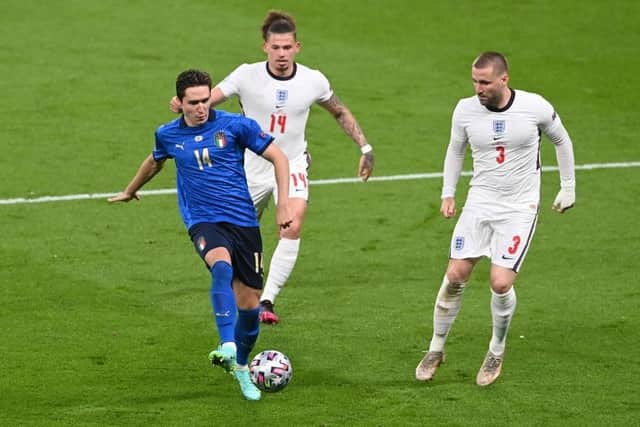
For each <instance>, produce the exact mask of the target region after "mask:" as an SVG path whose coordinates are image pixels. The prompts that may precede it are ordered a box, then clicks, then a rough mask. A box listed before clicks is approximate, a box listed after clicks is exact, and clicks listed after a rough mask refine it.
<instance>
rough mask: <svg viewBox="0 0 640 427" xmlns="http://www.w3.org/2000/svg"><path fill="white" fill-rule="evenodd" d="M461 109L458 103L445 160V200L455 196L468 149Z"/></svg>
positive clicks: (452, 120)
mask: <svg viewBox="0 0 640 427" xmlns="http://www.w3.org/2000/svg"><path fill="white" fill-rule="evenodd" d="M461 109H462V108H461V103H460V102H458V105H456V108H455V110H454V111H453V116H452V118H451V136H450V138H449V146H448V147H447V154H446V155H445V158H444V171H443V174H442V195H441V197H442V198H443V199H444V198H446V197H454V196H455V194H456V187H457V185H458V180H459V179H460V174H461V173H462V167H463V165H464V153H465V150H466V148H467V142H468V139H467V134H466V131H465V130H464V127H463V125H462V120H461V117H460V116H461Z"/></svg>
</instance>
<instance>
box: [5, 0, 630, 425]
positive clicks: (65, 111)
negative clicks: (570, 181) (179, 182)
mask: <svg viewBox="0 0 640 427" xmlns="http://www.w3.org/2000/svg"><path fill="white" fill-rule="evenodd" d="M270 6H272V5H271V3H267V2H262V1H257V2H249V1H244V2H232V3H230V4H228V5H221V4H216V5H213V4H212V3H210V2H204V1H200V2H198V1H196V2H190V3H188V4H185V5H181V4H179V3H175V2H151V1H136V2H121V1H106V2H97V1H96V2H83V1H64V2H63V1H52V2H37V1H20V2H18V1H14V0H9V1H5V2H4V3H3V14H2V15H1V16H0V24H1V25H0V32H1V34H2V40H3V44H2V46H1V49H0V59H1V60H0V74H1V75H2V76H3V79H2V80H1V81H0V90H2V93H3V94H5V97H4V100H5V102H3V103H2V106H0V112H1V113H2V117H4V118H5V119H4V120H3V126H2V127H0V141H2V148H3V153H4V156H3V157H4V161H3V163H2V168H0V197H1V198H13V197H37V196H43V195H63V194H75V193H83V192H108V191H118V190H120V189H121V188H123V187H124V185H125V184H126V182H127V181H128V180H129V178H130V177H131V176H132V174H133V173H134V172H135V170H136V168H137V166H138V165H139V163H140V161H141V160H142V159H143V158H144V156H145V155H146V154H148V152H149V151H150V149H151V147H152V143H153V130H154V129H155V127H156V126H157V125H158V124H159V123H161V122H164V121H167V120H169V119H170V118H171V117H172V115H171V114H170V113H169V112H168V109H167V103H168V100H169V98H170V97H171V96H172V94H173V91H174V87H173V81H174V78H175V75H176V74H177V73H178V72H180V71H181V70H183V69H185V68H188V67H200V68H204V69H207V70H209V71H211V72H212V74H213V75H214V77H215V78H220V77H222V76H224V75H225V74H226V73H227V72H229V71H231V70H232V69H233V67H235V66H236V65H237V64H239V63H241V62H251V61H257V60H261V59H262V58H263V54H262V52H261V50H260V42H261V40H260V36H259V33H258V31H259V25H260V22H261V19H262V17H263V16H264V14H265V13H266V11H267V9H268V8H269V7H270ZM278 7H282V8H283V9H285V10H290V11H291V12H292V13H293V14H294V15H295V16H296V18H297V20H298V24H299V31H298V35H299V38H300V39H301V41H302V43H303V49H302V51H301V54H300V56H299V61H300V62H301V63H304V64H306V65H309V66H311V67H317V68H319V69H321V70H322V71H323V72H324V73H325V74H326V75H327V76H328V77H329V79H330V80H331V81H332V83H333V86H334V89H335V90H336V93H337V94H338V95H339V96H340V97H341V98H342V99H343V100H344V101H345V103H346V104H347V105H348V106H349V107H350V108H351V109H352V110H353V111H354V113H355V114H356V116H357V117H358V119H359V121H360V123H361V125H362V127H363V129H364V130H365V132H366V134H367V136H368V138H369V140H370V142H371V143H372V144H373V145H374V147H375V149H376V156H377V157H376V159H377V167H376V175H392V174H404V173H419V172H435V171H440V170H441V167H442V159H443V156H444V151H445V148H446V143H447V140H448V131H449V125H450V124H449V120H450V115H451V110H452V109H453V106H454V105H455V102H456V100H457V99H458V98H460V97H463V96H469V95H470V94H471V93H472V91H471V90H472V89H471V84H470V76H469V72H470V62H471V61H472V59H473V58H474V56H475V55H476V54H477V53H479V52H480V51H482V50H486V49H495V50H500V51H503V52H504V53H506V54H507V56H508V57H509V59H510V61H511V74H512V83H513V86H514V87H516V88H522V89H525V90H530V91H534V92H539V93H542V94H543V95H545V96H546V97H547V98H548V99H549V100H550V101H551V102H552V103H553V104H554V106H555V107H556V109H557V110H558V112H559V113H560V115H561V116H562V118H563V121H564V123H565V125H566V126H567V128H568V130H569V132H570V134H571V135H572V137H573V140H574V144H575V151H576V159H577V163H579V164H584V163H596V162H617V161H638V160H640V149H639V148H638V146H637V144H636V142H635V140H636V138H637V135H638V134H639V125H638V122H637V120H636V117H635V116H636V115H637V111H639V110H640V105H639V104H640V101H639V100H640V88H639V87H638V85H635V84H634V83H633V82H634V81H635V79H636V76H637V74H638V72H639V71H640V65H639V64H638V61H639V60H638V58H639V55H638V48H637V46H638V45H640V40H639V39H640V32H639V30H638V29H637V26H636V25H635V21H634V19H633V17H634V16H637V15H638V13H639V12H640V6H638V5H637V4H635V3H634V2H625V1H620V2H614V3H602V2H595V1H593V2H589V1H588V2H583V3H582V4H581V5H580V6H578V5H576V4H575V3H574V2H569V1H561V2H553V3H552V2H544V1H534V2H528V3H527V4H526V5H525V4H512V5H505V4H503V3H501V2H485V3H483V6H482V8H478V6H477V3H476V2H470V1H460V2H455V3H454V2H448V3H443V4H440V5H432V4H429V3H426V2H425V3H424V4H423V3H420V2H415V3H414V2H409V1H400V2H394V4H393V8H389V4H388V3H385V2H373V3H372V2H364V1H351V2H340V3H336V2H328V1H315V2H312V3H311V2H309V3H306V2H304V3H303V2H290V1H285V2H283V3H281V4H279V5H278ZM224 108H227V109H231V110H236V111H237V103H236V102H235V101H232V102H231V103H227V104H226V105H225V106H224ZM307 134H308V135H307V136H308V138H309V141H310V146H311V150H312V153H313V155H314V165H313V169H312V179H313V178H315V179H321V178H333V177H339V176H351V175H354V174H355V169H356V162H357V157H358V156H357V150H356V149H355V148H354V147H351V142H350V141H349V140H348V139H347V138H346V137H345V136H344V135H343V134H342V132H341V131H340V129H339V128H338V127H337V126H336V125H335V124H334V123H333V119H332V118H331V117H329V115H328V114H326V113H325V112H324V111H322V110H321V109H318V108H314V110H313V111H312V114H311V118H310V122H309V127H308V132H307ZM542 156H543V163H544V164H546V165H551V164H554V163H555V157H554V154H553V148H552V147H551V144H549V143H548V141H546V140H545V141H544V143H543V151H542ZM577 179H578V193H577V194H578V205H577V207H576V208H575V209H574V210H572V211H570V212H569V213H567V214H566V215H562V216H560V215H557V214H554V213H552V212H551V211H550V209H549V206H550V204H551V202H552V200H553V197H554V196H555V193H556V191H557V185H558V184H557V183H558V179H557V173H546V174H544V175H543V196H542V206H543V208H542V210H541V217H540V222H539V226H538V229H537V232H536V236H535V238H534V242H533V245H532V248H531V250H530V252H529V255H528V257H527V261H526V262H525V265H524V267H523V270H522V273H521V274H520V275H519V277H518V281H517V291H518V309H517V312H516V315H515V318H514V320H513V323H512V328H511V331H510V334H509V339H508V345H507V352H508V353H507V356H506V359H505V366H504V370H503V375H502V377H501V378H500V380H499V382H498V383H497V384H496V385H495V386H494V387H491V388H490V389H487V390H480V389H478V388H477V387H476V386H475V385H474V378H475V374H476V372H477V369H478V368H479V365H480V363H481V362H482V358H483V357H484V354H485V351H486V347H487V344H488V341H489V337H490V316H489V291H488V286H487V274H488V265H487V262H486V261H485V262H483V263H482V264H481V265H480V266H479V268H478V269H477V271H476V273H475V275H474V276H473V279H472V281H471V283H470V287H469V289H468V292H467V294H466V296H465V302H464V306H463V309H462V311H461V314H460V316H459V318H458V320H457V321H456V324H455V325H454V327H453V330H452V333H451V336H450V339H449V342H448V346H447V351H448V362H447V364H445V365H443V367H442V368H441V370H440V371H439V372H438V376H437V377H436V379H435V381H434V382H433V383H431V384H428V385H425V384H420V383H417V382H415V380H414V379H413V371H414V368H415V365H416V364H417V363H418V361H419V360H420V358H421V356H422V353H421V351H423V350H424V349H425V348H426V346H427V344H428V339H429V337H430V334H431V314H432V305H433V300H434V298H435V295H436V292H437V288H438V286H439V283H440V280H441V277H442V274H443V272H444V267H445V265H446V256H447V247H448V242H449V238H450V234H451V230H452V227H453V224H454V222H453V221H446V220H444V219H442V218H441V217H440V216H439V214H438V208H439V188H440V181H439V180H426V181H396V182H376V183H370V184H367V185H358V184H343V185H331V186H316V187H313V188H312V190H311V192H312V202H311V206H310V209H309V214H308V219H307V223H306V226H305V232H304V239H303V246H302V253H301V257H300V260H299V263H298V265H297V266H296V269H295V271H294V274H293V276H292V277H291V281H290V283H289V285H288V286H287V288H286V289H285V290H284V291H283V293H282V295H281V297H280V299H279V300H278V304H277V309H278V313H279V314H280V315H281V316H282V320H283V323H282V325H280V326H278V327H275V328H270V327H264V328H263V329H262V333H261V336H260V340H259V342H258V345H257V347H256V352H257V351H259V350H261V349H266V348H277V349H279V350H281V351H283V352H285V353H286V354H287V355H288V356H289V357H290V358H291V360H292V363H293V365H294V370H295V376H294V380H293V382H292V383H291V385H290V386H289V387H288V388H287V389H286V390H285V391H283V392H282V393H278V394H274V395H267V396H265V398H264V399H263V400H262V401H261V402H260V403H257V404H252V403H249V402H245V401H243V400H242V397H241V396H240V392H239V390H238V387H237V385H236V384H234V383H233V380H232V379H231V378H230V377H229V376H227V375H224V374H222V373H221V372H217V371H214V370H213V369H211V368H210V367H209V366H208V363H207V359H206V355H207V353H208V351H209V350H210V349H211V348H213V346H214V345H215V339H216V335H215V328H214V324H213V321H212V318H211V314H210V306H209V301H208V288H209V279H208V275H207V272H206V271H205V270H204V269H203V268H202V264H201V262H200V261H199V259H198V258H197V256H196V255H195V252H194V251H193V249H192V246H191V244H190V242H189V241H188V238H187V236H186V233H185V231H184V230H183V226H182V224H181V222H180V220H179V218H178V213H177V208H176V206H175V196H158V197H147V198H144V199H143V200H142V201H141V202H139V203H135V204H133V205H131V204H130V205H119V206H108V205H107V204H106V202H104V201H99V200H93V201H77V202H63V203H45V204H37V205H15V206H0V211H1V215H2V221H1V222H0V231H1V232H2V240H0V251H1V252H0V253H1V255H2V256H1V257H0V265H1V267H2V268H1V269H0V281H1V283H2V284H3V286H2V291H1V292H2V302H3V304H2V305H1V306H0V307H1V308H0V319H1V325H2V330H3V339H2V340H1V343H0V353H1V354H2V376H1V379H0V405H1V407H0V409H1V410H0V424H2V425H211V424H212V423H216V424H217V423H218V422H220V420H233V421H232V422H231V421H230V422H229V424H238V425H242V424H248V423H260V424H264V425H276V424H279V425H318V426H320V425H326V426H329V425H363V426H365V425H366V426H369V425H426V424H429V425H483V424H487V425H488V424H493V425H557V424H559V423H561V422H562V423H563V424H565V425H576V426H578V425H579V426H582V425H607V424H608V425H630V424H632V423H633V422H634V421H633V420H634V419H635V420H637V419H638V417H639V415H640V414H639V412H640V407H639V405H638V399H637V397H636V396H637V394H638V391H639V390H638V385H637V381H636V380H635V379H636V378H638V377H639V376H640V369H639V368H638V366H639V362H640V358H639V357H638V354H639V351H640V344H639V342H638V339H637V330H638V327H639V326H640V321H639V319H638V314H637V307H638V302H639V301H640V292H638V291H637V289H636V286H635V282H636V280H635V276H636V271H637V265H638V262H637V257H636V254H637V252H638V250H639V249H640V243H639V242H640V232H639V231H638V230H637V227H635V224H636V223H637V218H638V217H639V216H640V207H638V206H637V205H636V204H635V203H634V202H633V200H634V198H635V197H636V196H635V195H637V185H638V182H640V171H638V169H626V170H598V171H579V172H577ZM173 180H174V175H173V172H172V167H168V168H167V170H165V171H164V172H163V173H162V174H161V175H160V176H158V177H157V178H156V180H154V181H153V182H152V183H150V184H149V186H148V187H147V188H149V189H152V188H169V187H171V186H173ZM467 182H468V180H467V179H463V180H462V182H461V186H460V189H461V190H462V189H463V188H465V187H464V185H465V184H466V183H467ZM463 197H464V191H462V192H461V194H460V197H459V199H458V202H459V203H460V204H461V203H462V201H463ZM272 215H273V212H272V211H271V212H270V213H269V214H268V215H267V217H266V218H265V222H264V226H263V232H264V240H265V253H266V255H267V258H268V257H269V256H270V254H271V253H272V250H273V246H274V243H275V242H274V240H275V232H274V228H275V227H274V226H273V225H272V224H273V216H272ZM265 265H267V264H265ZM636 422H637V421H636Z"/></svg>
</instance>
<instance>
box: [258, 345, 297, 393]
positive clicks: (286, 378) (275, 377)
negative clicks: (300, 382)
mask: <svg viewBox="0 0 640 427" xmlns="http://www.w3.org/2000/svg"><path fill="white" fill-rule="evenodd" d="M249 372H250V374H251V381H253V383H254V384H255V385H256V387H258V388H259V389H260V390H263V391H267V392H276V391H280V390H282V389H283V388H285V387H286V386H287V384H289V382H290V381H291V378H292V377H293V367H292V366H291V362H290V361H289V358H288V357H287V356H286V355H285V354H283V353H281V352H279V351H277V350H265V351H263V352H261V353H258V354H257V355H256V357H254V358H253V360H252V361H251V364H250V365H249Z"/></svg>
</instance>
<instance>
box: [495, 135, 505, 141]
mask: <svg viewBox="0 0 640 427" xmlns="http://www.w3.org/2000/svg"><path fill="white" fill-rule="evenodd" d="M502 138H504V136H502V135H498V136H494V137H493V140H494V141H498V140H499V139H502Z"/></svg>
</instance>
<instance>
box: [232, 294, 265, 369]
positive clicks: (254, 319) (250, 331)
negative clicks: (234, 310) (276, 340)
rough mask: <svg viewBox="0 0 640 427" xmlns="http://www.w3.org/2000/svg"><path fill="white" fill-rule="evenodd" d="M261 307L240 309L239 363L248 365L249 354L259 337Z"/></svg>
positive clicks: (238, 329)
mask: <svg viewBox="0 0 640 427" xmlns="http://www.w3.org/2000/svg"><path fill="white" fill-rule="evenodd" d="M259 315H260V307H259V306H258V307H256V308H254V309H252V310H238V323H237V324H236V332H235V339H236V345H237V346H238V353H237V356H236V360H237V361H238V365H246V364H247V363H248V360H249V354H250V353H251V350H253V346H254V345H255V343H256V340H257V339H258V333H259V332H260V321H259V319H258V316H259Z"/></svg>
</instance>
